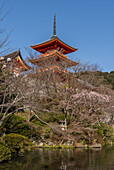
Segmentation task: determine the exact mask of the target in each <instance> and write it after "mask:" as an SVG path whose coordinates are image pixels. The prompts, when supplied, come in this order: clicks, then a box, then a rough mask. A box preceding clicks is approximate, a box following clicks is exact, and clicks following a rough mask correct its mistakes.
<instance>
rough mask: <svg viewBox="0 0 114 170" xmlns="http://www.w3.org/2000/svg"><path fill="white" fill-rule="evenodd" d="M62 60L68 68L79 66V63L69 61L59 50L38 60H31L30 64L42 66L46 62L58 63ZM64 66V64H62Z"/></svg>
mask: <svg viewBox="0 0 114 170" xmlns="http://www.w3.org/2000/svg"><path fill="white" fill-rule="evenodd" d="M58 59H59V61H60V60H61V61H63V62H64V65H66V66H67V67H72V66H75V65H78V62H74V61H72V60H69V59H68V58H67V56H65V55H64V54H61V53H60V52H59V51H57V50H54V51H52V52H50V53H49V54H48V53H47V54H46V55H44V56H43V55H41V57H40V58H38V59H33V60H29V62H31V63H33V64H37V65H39V66H40V65H42V64H44V63H45V61H46V60H48V61H49V60H57V61H58ZM60 64H62V63H60Z"/></svg>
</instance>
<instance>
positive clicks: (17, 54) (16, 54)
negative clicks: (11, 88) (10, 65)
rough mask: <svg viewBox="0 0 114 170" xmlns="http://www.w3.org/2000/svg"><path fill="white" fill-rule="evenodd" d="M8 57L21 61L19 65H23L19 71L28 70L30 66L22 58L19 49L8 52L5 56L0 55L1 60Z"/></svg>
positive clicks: (5, 59)
mask: <svg viewBox="0 0 114 170" xmlns="http://www.w3.org/2000/svg"><path fill="white" fill-rule="evenodd" d="M8 58H10V59H11V61H12V60H14V59H16V60H17V61H19V62H20V63H21V65H22V66H23V68H22V70H21V71H27V70H30V69H31V67H30V66H29V65H28V64H27V63H26V62H25V61H24V60H23V58H22V55H21V52H20V49H19V50H17V51H14V52H12V53H10V54H7V55H5V56H2V57H0V60H1V61H2V60H3V61H7V59H8Z"/></svg>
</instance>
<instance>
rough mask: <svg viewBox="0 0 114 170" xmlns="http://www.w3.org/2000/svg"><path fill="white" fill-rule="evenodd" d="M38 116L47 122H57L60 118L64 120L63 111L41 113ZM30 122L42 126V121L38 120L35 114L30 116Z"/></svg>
mask: <svg viewBox="0 0 114 170" xmlns="http://www.w3.org/2000/svg"><path fill="white" fill-rule="evenodd" d="M40 118H41V119H42V120H43V121H45V122H47V123H49V122H57V123H58V122H59V121H60V120H64V114H63V113H42V114H41V115H40ZM31 122H32V123H34V124H36V125H39V126H44V124H43V123H42V122H40V121H39V120H38V119H37V118H36V117H35V116H33V117H32V118H31Z"/></svg>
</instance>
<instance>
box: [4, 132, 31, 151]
mask: <svg viewBox="0 0 114 170" xmlns="http://www.w3.org/2000/svg"><path fill="white" fill-rule="evenodd" d="M3 140H4V141H5V143H6V144H7V146H8V147H9V148H10V150H11V152H12V153H15V152H19V151H20V150H22V149H25V148H26V146H30V145H31V142H30V141H29V140H28V138H27V137H25V136H22V135H19V134H14V133H11V134H8V135H5V136H4V138H3Z"/></svg>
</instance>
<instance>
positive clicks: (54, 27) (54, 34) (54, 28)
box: [53, 14, 56, 36]
mask: <svg viewBox="0 0 114 170" xmlns="http://www.w3.org/2000/svg"><path fill="white" fill-rule="evenodd" d="M53 36H56V14H54V26H53Z"/></svg>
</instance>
